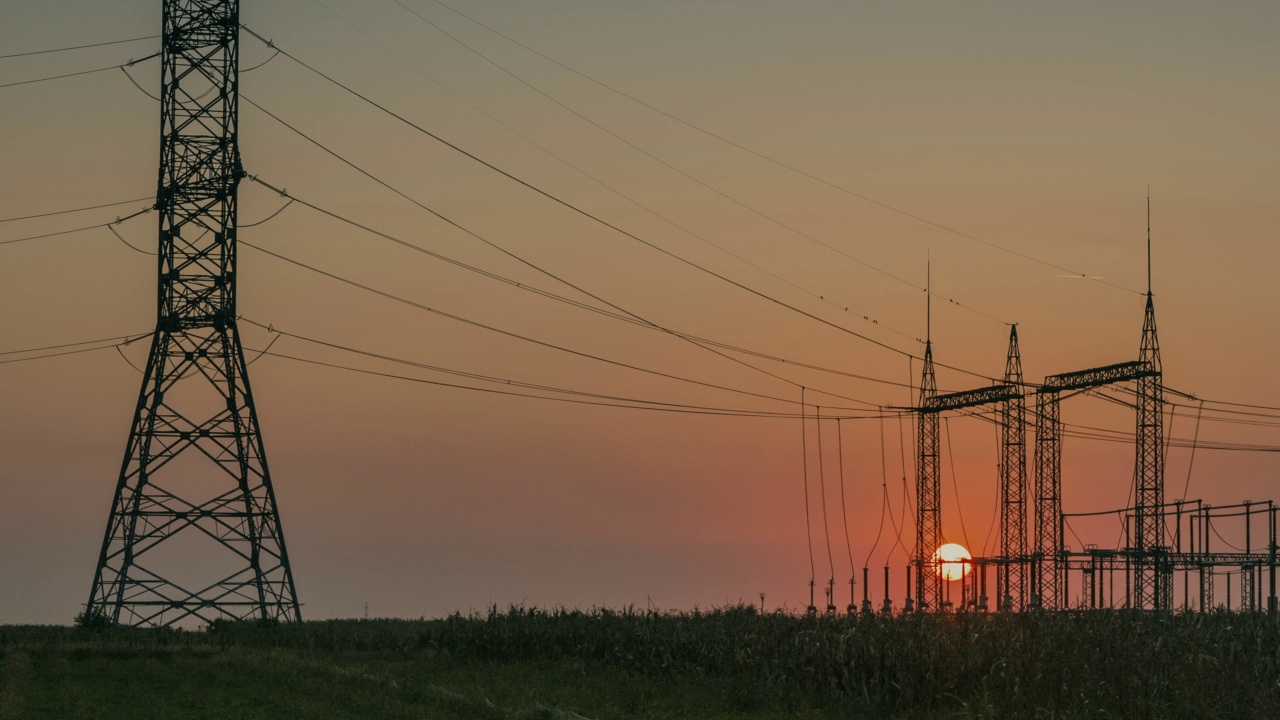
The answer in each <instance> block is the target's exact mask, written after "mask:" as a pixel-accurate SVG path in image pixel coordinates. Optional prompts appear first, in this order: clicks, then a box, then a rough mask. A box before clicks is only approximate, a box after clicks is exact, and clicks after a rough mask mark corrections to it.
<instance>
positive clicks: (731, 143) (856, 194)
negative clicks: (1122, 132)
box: [396, 0, 1142, 295]
mask: <svg viewBox="0 0 1280 720" xmlns="http://www.w3.org/2000/svg"><path fill="white" fill-rule="evenodd" d="M431 1H432V2H434V3H435V4H437V5H439V6H440V7H443V8H445V9H446V10H449V11H450V12H453V13H455V14H457V15H460V16H462V17H463V18H466V19H467V20H469V21H471V22H473V23H475V24H476V25H479V26H480V27H482V28H484V29H485V30H488V31H489V32H491V33H493V34H495V35H497V36H499V37H501V38H503V39H505V40H507V41H508V42H511V43H514V44H516V45H519V46H520V47H522V48H524V49H525V50H528V51H529V52H531V53H533V54H534V55H537V56H538V57H540V58H542V59H544V60H546V61H548V62H551V63H553V64H555V65H558V66H560V67H562V68H564V69H565V70H568V71H569V72H571V73H573V74H575V75H577V76H579V77H581V78H583V79H585V80H588V81H590V82H592V83H594V84H596V85H599V86H600V87H602V88H604V89H606V90H608V91H610V92H612V93H615V94H617V95H619V96H621V97H624V98H626V99H628V100H630V101H631V102H634V103H636V104H638V105H641V106H643V107H645V108H648V109H649V110H652V111H653V112H656V113H658V114H659V115H662V116H664V117H667V118H669V119H671V120H674V121H675V122H677V123H680V124H681V125H684V126H685V127H688V128H690V129H692V130H696V131H697V132H699V133H701V134H703V135H706V136H707V137H710V138H714V139H716V140H719V141H720V142H722V143H725V144H726V145H729V146H730V147H734V148H736V149H738V150H741V151H742V152H745V153H748V154H750V155H754V156H755V157H757V158H760V159H761V160H764V161H766V162H769V163H771V164H773V165H776V166H778V167H781V168H784V169H786V170H790V171H791V172H793V173H796V174H798V175H801V176H803V177H806V178H809V179H810V180H813V181H814V182H817V183H820V184H822V185H825V186H827V187H829V188H831V189H833V190H837V191H839V192H842V193H844V194H846V195H849V196H851V197H855V198H857V199H859V200H862V201H864V202H868V203H871V204H872V205H876V206H878V207H881V208H884V209H885V210H889V211H891V212H894V213H896V214H898V215H901V216H903V217H906V218H910V219H911V220H915V221H917V222H920V223H924V224H925V225H929V226H931V227H934V228H937V229H939V230H942V231H944V232H947V233H950V234H952V235H955V236H957V237H962V238H965V239H967V240H972V241H973V242H977V243H980V244H982V245H986V246H987V247H990V248H994V249H996V250H1000V251H1001V252H1005V253H1008V254H1010V255H1014V256H1017V257H1020V258H1023V259H1024V260H1029V261H1031V262H1034V263H1037V264H1039V265H1042V266H1044V267H1048V268H1052V269H1054V270H1058V271H1060V272H1065V273H1069V274H1070V275H1072V276H1078V277H1081V278H1085V279H1088V280H1093V281H1094V282H1098V283H1100V284H1103V285H1107V286H1109V287H1113V288H1116V289H1118V290H1124V291H1126V292H1131V293H1134V294H1136V295H1141V294H1142V293H1141V292H1140V291H1138V290H1134V289H1132V288H1128V287H1125V286H1123V285H1119V284H1116V283H1113V282H1108V281H1106V280H1105V279H1103V278H1100V277H1096V276H1093V275H1091V274H1089V273H1082V272H1078V271H1076V270H1072V269H1069V268H1066V267H1063V266H1061V265H1058V264H1056V263H1052V262H1049V261H1047V260H1042V259H1040V258H1037V257H1034V256H1032V255H1029V254H1027V253H1023V252H1020V251H1018V250H1013V249H1011V248H1007V247H1004V246H1003V245H999V244H997V243H994V242H991V241H990V240H984V239H983V238H980V237H977V236H975V235H972V234H970V233H966V232H963V231H961V230H957V229H955V228H953V227H949V226H947V225H944V224H942V223H939V222H935V221H933V220H930V219H928V218H926V217H924V216H922V215H918V214H916V213H912V212H910V211H907V210H903V209H901V208H898V207H895V206H893V205H890V204H889V203H886V202H884V201H882V200H877V199H875V198H873V197H870V196H868V195H864V194H863V193H860V192H856V191H854V190H850V189H849V188H846V187H843V186H841V185H838V184H836V183H834V182H831V181H830V180H826V179H824V178H822V177H819V176H817V175H814V174H812V173H809V172H807V171H805V170H801V169H800V168H797V167H795V166H793V165H789V164H787V163H785V162H782V161H781V160H778V159H776V158H773V157H771V156H769V155H765V154H764V153H761V152H759V151H757V150H752V149H751V148H749V147H747V146H745V145H741V144H739V143H737V142H734V141H733V140H730V139H728V138H727V137H724V136H723V135H719V134H717V133H714V132H712V131H710V130H707V129H705V128H703V127H701V126H699V125H695V124H694V123H692V122H689V121H688V120H684V119H683V118H680V117H677V116H676V115H674V114H672V113H670V112H667V111H666V110H663V109H661V108H659V107H657V106H655V105H651V104H649V103H647V102H645V101H643V100H640V99H639V98H637V97H635V96H633V95H629V94H627V93H625V92H623V91H622V90H619V89H617V88H615V87H613V86H612V85H609V84H607V83H605V82H604V81H602V80H598V79H596V78H594V77H592V76H591V75H588V74H586V73H584V72H582V71H580V70H577V69H575V68H573V67H570V66H569V65H566V64H564V63H562V62H560V61H559V60H556V59H555V58H552V57H550V56H548V55H545V54H543V53H541V52H539V51H538V50H535V49H533V48H532V47H529V46H528V45H525V44H524V43H522V42H520V41H519V40H516V39H515V38H512V37H511V36H509V35H506V34H504V33H502V32H500V31H498V30H495V29H494V28H492V27H490V26H489V25H486V24H484V23H483V22H480V21H479V20H476V19H475V18H473V17H471V16H470V15H467V14H466V13H463V12H462V11H460V10H457V9H455V8H453V7H451V6H450V5H447V4H445V3H443V2H441V1H440V0H431ZM396 3H397V4H400V5H402V6H403V4H402V3H400V2H399V0H396ZM406 9H408V8H406ZM410 12H412V11H410Z"/></svg>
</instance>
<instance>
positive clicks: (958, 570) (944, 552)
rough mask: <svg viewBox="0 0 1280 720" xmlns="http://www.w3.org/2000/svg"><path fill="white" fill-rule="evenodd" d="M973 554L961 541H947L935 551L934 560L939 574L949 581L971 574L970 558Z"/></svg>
mask: <svg viewBox="0 0 1280 720" xmlns="http://www.w3.org/2000/svg"><path fill="white" fill-rule="evenodd" d="M972 559H973V556H972V555H970V554H969V551H968V550H966V549H965V547H964V546H963V545H961V544H959V543H947V544H946V545H943V546H942V547H940V548H938V549H937V550H935V551H934V553H933V558H932V561H933V562H934V563H935V564H936V567H937V568H938V574H939V575H941V576H942V579H943V580H946V581H948V582H950V581H953V580H959V579H960V578H963V577H964V576H966V575H968V574H969V569H970V568H969V562H968V561H969V560H972Z"/></svg>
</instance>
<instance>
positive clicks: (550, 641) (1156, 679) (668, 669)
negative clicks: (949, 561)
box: [0, 607, 1280, 720]
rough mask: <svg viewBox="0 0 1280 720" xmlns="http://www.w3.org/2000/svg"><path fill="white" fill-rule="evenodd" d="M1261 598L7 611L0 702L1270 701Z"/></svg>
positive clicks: (991, 706) (1170, 713) (838, 707)
mask: <svg viewBox="0 0 1280 720" xmlns="http://www.w3.org/2000/svg"><path fill="white" fill-rule="evenodd" d="M1277 709H1280V622H1278V621H1277V618H1276V617H1274V616H1269V615H1266V614H1235V613H1210V614H1186V615H1157V614H1137V613H1127V612H1108V611H1095V612H1081V613H1056V614H1048V613H1046V614H1027V615H978V614H957V615H941V616H932V615H929V616H925V615H919V616H908V617H901V616H895V617H882V616H866V617H852V618H823V617H818V618H806V617H797V616H794V615H790V614H786V613H782V612H778V613H771V614H761V613H759V612H758V611H757V610H756V609H753V608H751V607H734V608H726V609H721V610H715V611H711V612H693V613H681V614H673V613H656V612H641V611H607V610H597V611H592V612H580V611H571V610H556V611H542V610H534V609H524V608H513V609H510V610H508V611H506V612H498V611H496V610H495V611H491V612H489V613H488V614H483V615H475V616H460V615H456V616H453V617H449V618H444V619H439V620H419V621H399V620H358V621H327V622H311V623H307V624H305V625H303V626H301V627H255V626H251V625H231V624H228V625H217V626H215V627H212V628H208V629H206V630H203V631H199V632H191V631H179V630H164V631H155V630H148V631H139V630H123V629H110V628H98V629H90V628H81V627H3V628H0V718H5V719H8V718H95V719H96V718H176V717H182V718H237V719H240V718H294V717H296V718H335V719H336V718H431V719H433V720H435V719H449V718H480V719H493V720H512V719H516V718H530V719H532V718H547V719H549V720H552V719H555V718H565V719H573V718H578V717H586V718H598V719H600V720H603V719H605V718H746V719H752V720H755V719H761V720H762V719H765V718H953V717H954V718H1126V719H1130V720H1135V719H1140V718H1196V719H1200V718H1275V717H1280V712H1278V711H1277Z"/></svg>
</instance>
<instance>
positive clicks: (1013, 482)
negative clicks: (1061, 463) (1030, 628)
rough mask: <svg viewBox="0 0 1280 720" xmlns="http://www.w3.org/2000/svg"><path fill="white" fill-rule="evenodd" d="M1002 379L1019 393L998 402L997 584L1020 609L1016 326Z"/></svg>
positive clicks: (1023, 482)
mask: <svg viewBox="0 0 1280 720" xmlns="http://www.w3.org/2000/svg"><path fill="white" fill-rule="evenodd" d="M1004 382H1005V384H1006V385H1010V386H1013V387H1016V388H1018V392H1017V393H1016V394H1013V395H1011V396H1010V397H1009V399H1007V400H1005V401H1004V402H1002V403H1000V408H999V410H1000V555H1001V557H1003V558H1004V561H1005V562H1004V564H1002V565H1000V566H998V570H997V571H998V572H999V573H1000V574H1001V575H1002V577H1001V578H1000V582H999V583H997V584H998V585H999V586H1000V587H1001V589H1002V592H1003V593H1004V594H1005V596H1006V597H1002V598H999V600H998V603H999V605H1000V607H1001V608H1003V609H1006V610H1012V609H1014V608H1022V607H1023V606H1024V605H1025V603H1026V599H1027V598H1026V584H1027V577H1026V571H1027V568H1026V555H1027V401H1026V396H1025V395H1024V394H1023V392H1022V387H1023V382H1022V352H1021V350H1020V349H1019V347H1018V326H1017V325H1013V326H1010V328H1009V353H1008V355H1007V357H1006V360H1005V366H1004Z"/></svg>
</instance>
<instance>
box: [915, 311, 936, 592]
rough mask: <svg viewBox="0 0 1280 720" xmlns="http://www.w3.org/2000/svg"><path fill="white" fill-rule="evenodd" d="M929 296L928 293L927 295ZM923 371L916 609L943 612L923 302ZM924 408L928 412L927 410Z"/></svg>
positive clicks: (932, 387) (931, 383) (929, 351)
mask: <svg viewBox="0 0 1280 720" xmlns="http://www.w3.org/2000/svg"><path fill="white" fill-rule="evenodd" d="M926 295H928V291H926ZM926 302H927V303H929V305H928V306H927V307H926V310H925V313H926V315H925V316H926V321H925V326H926V328H927V331H926V333H925V343H924V367H923V369H922V370H921V371H920V404H919V407H920V408H921V411H920V412H919V413H918V414H917V418H918V421H919V423H920V452H919V457H918V458H917V463H916V607H917V608H918V609H920V610H922V611H923V610H940V609H942V577H941V575H940V574H939V573H938V572H937V568H936V567H934V565H933V562H932V560H933V553H934V552H935V551H936V550H937V549H938V548H939V547H940V546H941V545H942V518H941V512H942V473H941V471H940V468H939V455H940V453H939V439H940V438H939V435H938V412H937V411H936V410H933V409H931V406H932V405H933V403H932V401H933V399H934V398H935V397H936V396H937V394H938V380H937V377H936V375H935V373H934V368H933V339H932V320H933V319H932V301H931V300H926ZM925 408H930V409H928V410H926V409H925Z"/></svg>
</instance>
